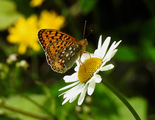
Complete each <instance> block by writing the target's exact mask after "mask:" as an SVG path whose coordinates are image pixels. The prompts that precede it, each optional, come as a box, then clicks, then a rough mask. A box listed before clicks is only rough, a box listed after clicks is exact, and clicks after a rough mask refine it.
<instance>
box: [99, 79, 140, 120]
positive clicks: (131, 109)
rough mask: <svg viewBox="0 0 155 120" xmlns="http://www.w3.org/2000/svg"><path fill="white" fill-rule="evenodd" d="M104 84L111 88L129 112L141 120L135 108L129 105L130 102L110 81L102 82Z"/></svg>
mask: <svg viewBox="0 0 155 120" xmlns="http://www.w3.org/2000/svg"><path fill="white" fill-rule="evenodd" d="M102 83H103V84H104V85H105V86H106V87H107V88H109V89H110V90H111V91H112V92H113V93H114V94H115V95H116V96H117V97H118V98H119V99H120V100H121V101H122V102H123V103H124V104H125V106H126V107H127V108H128V109H129V111H130V112H131V113H132V115H133V116H134V117H135V119H136V120H141V119H140V117H139V116H138V114H137V113H136V111H135V110H134V109H133V107H132V106H131V105H130V104H129V102H128V101H127V100H126V99H125V98H124V96H123V95H122V94H121V93H119V92H118V91H117V90H116V89H115V88H114V87H113V86H112V85H111V84H110V83H109V82H108V81H106V80H104V79H103V80H102Z"/></svg>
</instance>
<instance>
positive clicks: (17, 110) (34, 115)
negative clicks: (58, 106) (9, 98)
mask: <svg viewBox="0 0 155 120" xmlns="http://www.w3.org/2000/svg"><path fill="white" fill-rule="evenodd" d="M0 107H2V108H5V109H8V110H11V111H14V112H18V113H21V114H24V115H27V116H31V117H33V118H37V119H40V120H54V119H52V118H48V117H43V116H39V115H36V114H32V113H30V112H26V111H22V110H19V109H16V108H13V107H10V106H7V105H4V104H0Z"/></svg>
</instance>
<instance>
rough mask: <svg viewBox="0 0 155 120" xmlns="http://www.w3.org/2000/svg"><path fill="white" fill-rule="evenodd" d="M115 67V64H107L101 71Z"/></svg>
mask: <svg viewBox="0 0 155 120" xmlns="http://www.w3.org/2000/svg"><path fill="white" fill-rule="evenodd" d="M112 68H114V65H113V64H109V65H106V66H104V67H102V68H101V71H107V70H110V69H112Z"/></svg>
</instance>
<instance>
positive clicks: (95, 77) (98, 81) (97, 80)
mask: <svg viewBox="0 0 155 120" xmlns="http://www.w3.org/2000/svg"><path fill="white" fill-rule="evenodd" d="M94 80H95V82H96V83H100V82H101V81H102V78H101V76H100V75H98V74H95V76H94Z"/></svg>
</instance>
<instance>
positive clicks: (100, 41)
mask: <svg viewBox="0 0 155 120" xmlns="http://www.w3.org/2000/svg"><path fill="white" fill-rule="evenodd" d="M101 44H102V35H100V38H99V41H98V47H97V48H98V49H99V48H101Z"/></svg>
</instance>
